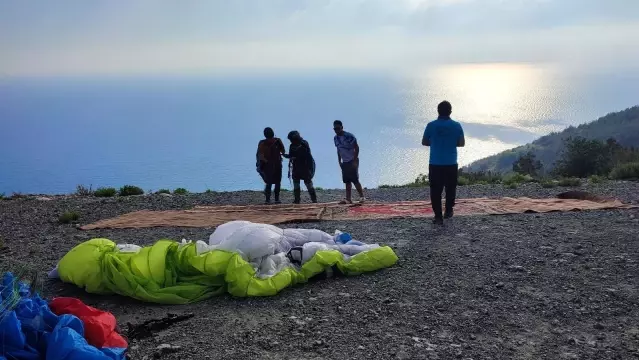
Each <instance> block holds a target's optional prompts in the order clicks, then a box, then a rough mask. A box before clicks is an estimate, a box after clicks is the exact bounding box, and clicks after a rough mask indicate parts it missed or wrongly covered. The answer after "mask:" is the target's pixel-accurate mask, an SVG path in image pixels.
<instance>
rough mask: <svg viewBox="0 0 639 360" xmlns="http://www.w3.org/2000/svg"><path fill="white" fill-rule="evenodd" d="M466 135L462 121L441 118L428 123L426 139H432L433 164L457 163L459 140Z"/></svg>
mask: <svg viewBox="0 0 639 360" xmlns="http://www.w3.org/2000/svg"><path fill="white" fill-rule="evenodd" d="M462 136H464V130H463V129H462V126H461V124H460V123H458V122H457V121H455V120H452V119H446V118H440V119H437V120H433V121H431V122H429V123H428V125H426V130H424V139H428V140H429V141H430V164H431V165H457V141H458V140H459V138H461V137H462Z"/></svg>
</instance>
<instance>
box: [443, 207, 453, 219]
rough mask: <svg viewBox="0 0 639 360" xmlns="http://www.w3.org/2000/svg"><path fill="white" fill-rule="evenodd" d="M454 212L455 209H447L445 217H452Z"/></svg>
mask: <svg viewBox="0 0 639 360" xmlns="http://www.w3.org/2000/svg"><path fill="white" fill-rule="evenodd" d="M453 214H454V212H453V209H450V210H446V212H445V213H444V219H450V218H452V217H453Z"/></svg>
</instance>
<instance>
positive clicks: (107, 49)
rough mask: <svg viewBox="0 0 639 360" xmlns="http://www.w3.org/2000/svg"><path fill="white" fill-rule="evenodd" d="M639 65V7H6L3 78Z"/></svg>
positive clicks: (0, 29)
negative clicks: (494, 65) (505, 65)
mask: <svg viewBox="0 0 639 360" xmlns="http://www.w3.org/2000/svg"><path fill="white" fill-rule="evenodd" d="M491 62H534V63H557V64H561V65H564V66H570V67H573V68H579V67H586V68H598V67H601V68H618V67H622V66H637V64H639V1H636V0H606V1H603V0H252V1H250V0H201V1H198V0H174V1H167V0H91V1H87V0H56V1H42V0H0V76H18V77H20V76H50V75H83V74H132V73H191V72H215V71H228V70H234V69H235V70H239V71H248V70H256V71H257V70H272V69H278V70H281V69H302V70H304V69H386V70H398V71H403V70H408V69H410V70H412V69H415V68H419V67H423V66H430V65H432V64H458V63H491Z"/></svg>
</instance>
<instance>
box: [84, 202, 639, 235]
mask: <svg viewBox="0 0 639 360" xmlns="http://www.w3.org/2000/svg"><path fill="white" fill-rule="evenodd" d="M634 207H636V206H634V205H629V204H624V203H622V202H621V201H619V200H614V199H602V200H599V201H591V200H577V199H557V198H553V199H531V198H525V197H523V198H507V197H506V198H498V199H489V198H473V199H459V200H457V205H456V206H455V214H456V215H462V216H463V215H505V214H519V213H527V212H533V213H545V212H553V211H575V210H600V209H629V208H634ZM432 216H433V212H432V210H431V204H430V202H428V201H405V202H394V203H375V202H373V203H365V204H353V205H340V204H338V203H323V204H301V205H286V204H282V205H247V206H230V205H226V206H196V207H194V208H193V209H190V210H167V211H148V210H142V211H136V212H132V213H128V214H124V215H121V216H118V217H115V218H112V219H105V220H100V221H98V222H96V223H93V224H89V225H85V226H82V227H81V229H83V230H92V229H108V228H110V229H125V228H148V227H203V228H214V227H216V226H218V225H220V224H223V223H226V222H229V221H233V220H246V221H252V222H256V223H264V224H283V223H291V222H311V221H323V220H364V219H390V218H401V217H413V218H415V217H417V218H422V217H432Z"/></svg>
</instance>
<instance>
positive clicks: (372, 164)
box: [0, 63, 639, 195]
mask: <svg viewBox="0 0 639 360" xmlns="http://www.w3.org/2000/svg"><path fill="white" fill-rule="evenodd" d="M638 94H639V70H634V71H618V70H615V69H613V70H592V71H590V70H588V69H579V70H577V69H567V68H561V67H558V66H556V65H545V64H530V63H505V64H502V63H488V64H456V65H446V66H430V67H424V68H423V69H418V70H411V71H404V72H399V71H393V72H391V71H377V72H375V71H354V70H352V71H337V70H324V71H310V70H309V71H290V72H288V71H277V72H275V71H272V72H247V73H238V72H233V73H217V74H215V73H206V74H205V73H202V74H188V75H153V76H150V75H145V76H142V75H121V76H116V75H111V76H92V77H89V76H75V77H54V76H50V77H40V78H37V77H30V78H1V79H0V131H1V133H0V193H5V194H6V195H10V194H11V193H13V192H18V193H31V194H64V193H72V192H74V191H75V189H76V186H77V185H80V184H81V185H84V186H87V187H89V186H90V187H92V188H93V189H95V188H97V187H120V186H122V185H127V184H130V185H136V186H140V187H142V188H143V189H144V190H146V191H156V190H158V189H163V188H165V189H175V188H178V187H183V188H186V189H188V190H189V191H193V192H200V191H205V190H207V189H211V190H215V191H233V190H258V189H261V188H262V186H263V184H262V180H261V178H260V177H259V176H258V174H257V172H256V169H255V153H256V149H257V143H258V141H259V140H260V139H261V138H262V131H263V129H264V127H266V126H269V127H272V128H273V129H274V130H275V132H276V135H277V136H279V137H281V138H282V139H283V140H284V143H285V144H286V145H287V146H288V140H286V136H287V134H288V132H289V131H291V130H297V131H299V132H300V133H301V135H302V137H303V138H304V139H306V140H307V141H308V142H309V144H310V146H311V150H312V153H313V155H314V157H315V160H316V164H317V169H316V174H315V179H314V183H315V184H316V186H319V187H323V188H340V187H342V186H343V184H342V183H341V176H340V169H339V165H338V161H337V154H336V149H335V146H334V143H333V136H334V133H333V129H332V123H333V121H334V120H336V119H339V120H342V121H343V123H344V127H345V129H346V131H349V132H351V133H353V134H354V135H355V136H356V138H357V140H358V142H359V145H360V149H361V150H360V151H361V153H360V176H361V181H362V184H363V186H365V187H368V188H372V187H376V186H379V185H384V184H388V185H397V184H404V183H407V182H410V181H413V180H414V179H415V178H416V177H417V176H418V175H419V174H425V173H426V172H427V169H428V155H429V153H428V149H427V148H425V147H423V146H421V138H422V135H423V131H424V127H425V126H426V124H427V122H428V121H431V120H433V119H434V118H436V116H437V115H436V106H437V104H438V103H439V102H440V101H442V100H448V101H450V102H451V103H452V106H453V118H454V119H456V120H458V121H460V122H461V123H462V125H463V127H464V131H465V135H466V144H467V145H466V147H465V148H463V149H461V150H460V153H459V159H460V165H462V166H463V165H467V164H469V163H471V162H472V161H474V160H478V159H481V158H483V157H486V156H489V155H493V154H496V153H498V152H501V151H503V150H506V149H509V148H512V147H515V146H518V145H521V144H525V143H527V142H530V141H532V140H534V139H535V138H537V137H539V136H541V135H544V134H546V133H549V132H552V131H560V130H562V129H563V128H565V127H567V126H570V125H578V124H581V123H585V122H590V121H593V120H595V119H597V118H598V117H601V116H603V115H606V114H607V113H610V112H614V111H619V110H623V109H625V108H627V107H630V106H634V105H637V104H639V96H638ZM287 165H288V163H287V162H285V163H284V167H285V169H286V168H287ZM282 182H283V187H284V188H291V184H290V181H289V179H287V175H286V171H284V177H283V181H282Z"/></svg>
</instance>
